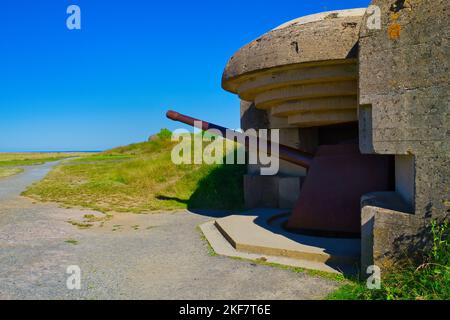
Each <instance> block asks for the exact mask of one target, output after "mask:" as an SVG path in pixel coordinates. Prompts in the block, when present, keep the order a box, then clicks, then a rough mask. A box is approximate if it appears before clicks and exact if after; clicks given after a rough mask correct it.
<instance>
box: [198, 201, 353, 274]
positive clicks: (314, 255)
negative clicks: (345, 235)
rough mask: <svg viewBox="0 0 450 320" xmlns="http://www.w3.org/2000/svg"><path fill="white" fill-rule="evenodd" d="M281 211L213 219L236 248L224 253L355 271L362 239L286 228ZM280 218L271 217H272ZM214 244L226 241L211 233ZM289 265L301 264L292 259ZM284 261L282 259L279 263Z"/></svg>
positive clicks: (254, 211) (257, 212) (255, 211)
mask: <svg viewBox="0 0 450 320" xmlns="http://www.w3.org/2000/svg"><path fill="white" fill-rule="evenodd" d="M282 213H283V212H282V211H280V210H269V209H259V210H252V211H250V212H249V213H248V214H246V215H233V216H228V217H224V218H220V219H217V220H215V221H214V226H215V228H216V229H217V231H218V232H220V234H221V235H222V236H223V237H224V238H225V239H226V240H227V241H228V243H229V244H230V246H231V247H232V248H233V249H234V251H233V252H230V251H229V249H227V253H225V254H224V255H236V254H237V253H245V254H256V255H257V256H258V257H261V256H264V257H266V258H267V257H278V258H283V259H290V260H297V261H300V264H301V266H302V267H304V268H310V269H316V270H321V271H328V272H333V271H335V272H341V271H342V272H344V273H353V271H351V270H354V269H355V268H356V265H357V264H358V261H359V258H360V239H341V238H323V237H314V236H306V235H301V234H295V233H291V232H288V231H286V230H285V229H283V227H282V222H283V221H284V220H285V219H286V218H287V217H286V213H285V212H284V214H282ZM274 216H275V217H278V219H272V218H273V217H274ZM205 228H209V230H210V233H209V235H210V236H211V237H212V239H209V238H208V235H207V234H205V235H206V236H207V238H208V240H210V242H211V245H212V246H213V248H214V245H216V246H218V247H219V248H220V249H223V246H224V245H223V244H216V242H217V243H221V242H223V241H221V240H217V239H216V238H217V236H216V235H215V234H214V233H212V232H211V227H205ZM285 262H290V263H289V264H288V265H295V266H300V265H299V264H298V263H293V262H292V261H285ZM277 263H281V262H277Z"/></svg>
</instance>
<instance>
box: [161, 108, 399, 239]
mask: <svg viewBox="0 0 450 320" xmlns="http://www.w3.org/2000/svg"><path fill="white" fill-rule="evenodd" d="M167 117H168V118H169V119H171V120H175V121H180V122H183V123H185V124H188V125H191V126H194V122H198V123H199V124H200V125H201V127H200V128H199V129H202V130H204V131H206V130H208V129H216V130H219V131H220V132H221V133H222V134H223V136H224V137H226V131H227V129H226V128H224V127H221V126H218V125H215V124H211V123H208V122H205V121H201V120H198V119H195V118H192V117H189V116H185V115H182V114H180V113H178V112H175V111H168V112H167ZM234 133H235V134H236V136H239V135H244V134H243V133H240V132H234ZM245 141H246V147H248V145H247V139H246V140H245ZM269 143H270V142H269ZM279 157H280V159H283V160H286V161H288V162H291V163H294V164H296V165H299V166H302V167H304V168H306V169H308V173H307V176H306V178H305V179H304V181H303V183H302V188H301V191H300V196H299V198H298V201H297V204H296V206H295V208H294V209H293V213H292V215H291V216H290V218H289V220H288V222H287V224H286V228H287V229H289V230H292V231H296V232H300V233H303V234H312V235H320V236H326V237H359V236H360V234H361V208H360V201H361V197H362V195H364V194H367V193H370V192H376V191H389V190H392V189H393V181H392V180H393V179H392V177H393V176H394V174H393V161H392V157H390V156H380V155H363V154H361V153H360V151H359V146H358V144H356V143H340V144H334V145H320V146H319V147H318V149H317V152H316V153H315V154H314V155H312V154H310V153H307V152H304V151H302V150H298V149H295V148H291V147H288V146H285V145H282V144H279ZM293 192H295V191H293Z"/></svg>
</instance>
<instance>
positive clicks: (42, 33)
mask: <svg viewBox="0 0 450 320" xmlns="http://www.w3.org/2000/svg"><path fill="white" fill-rule="evenodd" d="M369 2H370V1H369V0H349V1H337V0H316V1H306V0H305V1H301V0H292V1H290V0H289V1H288V0H286V1H285V0H273V1H263V0H258V1H256V0H255V1H253V0H248V1H247V0H239V1H236V0H227V1H219V0H205V1H181V0H180V1H170V0H166V1H149V0H140V1H138V0H122V1H120V0H114V1H112V0H108V1H106V0H71V1H64V0H57V1H56V0H39V1H36V0H33V1H26V0H6V1H5V0H2V2H1V3H0V151H38V150H103V149H107V148H111V147H114V146H118V145H125V144H129V143H131V142H138V141H143V140H145V139H146V138H147V137H148V136H149V135H150V134H152V133H154V132H157V131H159V129H160V128H162V127H166V128H169V129H175V128H178V127H179V126H180V125H177V124H176V123H172V122H170V121H169V120H166V118H165V111H166V110H167V109H168V108H172V109H175V110H178V111H180V112H184V113H188V114H191V115H193V116H196V117H199V118H202V119H204V120H209V121H212V122H216V123H218V124H222V125H225V126H229V127H232V128H238V127H239V101H238V99H237V97H235V96H234V95H232V94H229V93H227V92H225V91H223V90H222V89H221V86H220V81H221V75H222V71H223V68H224V66H225V64H226V62H227V60H228V58H229V57H231V55H232V54H233V53H234V52H235V51H236V50H238V49H239V48H240V47H241V46H243V45H245V44H246V43H248V42H250V41H252V40H254V39H255V38H257V37H258V36H260V35H261V34H263V33H265V32H267V31H268V30H270V29H272V28H274V27H276V26H278V25H280V24H282V23H284V22H286V21H288V20H291V19H294V18H297V17H299V16H303V15H307V14H312V13H316V12H320V11H328V10H335V9H346V8H355V7H366V6H367V5H368V4H369ZM71 4H76V5H79V6H80V8H81V16H82V30H73V31H70V30H68V29H67V28H66V18H67V16H68V15H67V14H66V9H67V7H68V6H69V5H71Z"/></svg>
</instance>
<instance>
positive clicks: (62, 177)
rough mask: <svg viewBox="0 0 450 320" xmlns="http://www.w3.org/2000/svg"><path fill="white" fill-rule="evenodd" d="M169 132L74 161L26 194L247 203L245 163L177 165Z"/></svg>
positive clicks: (141, 206)
mask: <svg viewBox="0 0 450 320" xmlns="http://www.w3.org/2000/svg"><path fill="white" fill-rule="evenodd" d="M172 147H173V143H172V142H171V141H170V139H168V138H167V137H163V138H161V139H156V140H154V141H150V142H144V143H139V144H133V145H130V146H125V147H120V148H116V149H113V150H109V151H107V152H104V153H101V154H97V155H93V156H89V157H82V158H80V159H76V160H73V161H69V162H67V163H64V164H62V165H60V166H59V167H57V168H56V169H55V170H53V171H52V172H51V173H50V174H49V175H48V176H47V177H46V178H45V179H44V180H42V181H41V182H40V183H38V184H36V185H34V186H32V187H30V188H29V189H28V190H27V191H26V192H25V195H27V196H29V197H31V198H34V199H37V200H40V201H51V202H59V203H62V204H64V205H66V206H82V207H87V208H91V209H94V210H99V211H102V212H124V211H126V212H135V213H147V212H152V211H158V210H177V209H184V208H205V209H207V208H214V209H236V208H241V207H242V203H243V196H242V176H243V173H244V171H245V166H232V165H227V166H223V165H212V166H209V165H179V166H178V165H175V164H173V163H172V161H171V150H172Z"/></svg>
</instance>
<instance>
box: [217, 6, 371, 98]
mask: <svg viewBox="0 0 450 320" xmlns="http://www.w3.org/2000/svg"><path fill="white" fill-rule="evenodd" d="M364 12H365V10H364V9H356V10H353V11H349V10H346V11H342V12H339V11H334V12H330V13H327V14H325V15H323V16H321V17H318V16H315V17H314V18H313V19H311V22H309V23H304V24H298V23H291V24H288V25H283V26H280V27H279V28H277V29H275V30H273V31H271V32H268V33H266V34H265V35H263V36H261V37H260V38H258V39H256V40H255V41H253V42H251V43H249V44H248V45H246V46H244V47H242V48H241V49H240V50H239V51H238V52H236V53H235V54H234V55H233V57H232V58H231V59H230V60H229V62H228V64H227V66H226V68H225V72H224V74H223V87H224V89H225V90H228V91H233V92H235V91H236V90H237V87H238V82H241V81H238V78H242V77H243V76H244V75H245V76H248V77H251V73H253V72H256V71H261V70H264V69H269V68H274V67H279V66H286V65H293V64H300V63H310V62H317V61H330V60H331V61H332V60H345V59H347V58H349V56H351V55H352V54H353V58H356V55H355V53H356V51H352V49H353V48H354V46H355V45H356V43H357V41H358V33H359V28H358V26H359V23H360V22H361V18H362V16H363V15H364ZM316 17H317V18H316ZM302 19H308V17H303V18H302Z"/></svg>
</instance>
